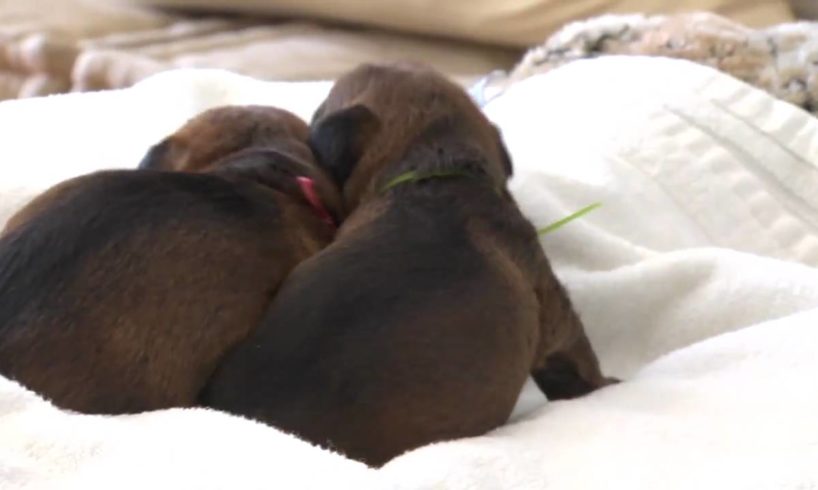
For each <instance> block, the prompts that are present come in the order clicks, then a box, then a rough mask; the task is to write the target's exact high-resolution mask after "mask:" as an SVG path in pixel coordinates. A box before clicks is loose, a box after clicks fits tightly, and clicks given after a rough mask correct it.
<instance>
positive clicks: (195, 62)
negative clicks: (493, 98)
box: [0, 0, 521, 100]
mask: <svg viewBox="0 0 818 490" xmlns="http://www.w3.org/2000/svg"><path fill="white" fill-rule="evenodd" d="M0 47H1V48H2V49H0V100H2V99H11V98H18V97H30V96H39V95H47V94H53V93H60V92H66V91H71V90H94V89H106V88H118V87H127V86H129V85H132V84H133V83H135V82H137V81H139V80H141V79H143V78H145V77H147V76H149V75H152V74H154V73H157V72H159V71H163V70H167V69H170V68H177V67H205V68H224V69H229V70H232V71H235V72H238V73H242V74H245V75H250V76H254V77H257V78H260V79H265V80H318V79H332V78H335V77H336V76H337V75H338V74H340V73H342V72H344V71H346V70H348V69H350V68H352V67H353V66H355V65H357V64H359V63H362V62H377V61H385V60H390V59H417V60H424V61H426V62H428V63H430V64H432V65H433V66H435V67H437V68H438V69H440V70H442V71H443V72H445V73H447V74H449V75H450V76H452V77H454V78H458V79H461V80H463V81H468V80H471V79H476V78H478V77H480V76H482V75H484V74H485V73H487V72H490V71H492V70H494V69H497V68H509V67H511V66H512V65H513V64H514V63H515V62H516V61H517V59H518V58H519V55H520V54H521V53H520V51H517V50H514V49H507V48H498V47H490V46H481V45H474V44H467V43H463V42H457V41H450V40H436V39H431V38H423V37H416V36H411V35H405V34H398V33H390V32H386V31H375V30H366V29H361V28H357V29H355V28H344V27H329V26H319V25H317V24H312V23H307V22H274V21H271V20H269V19H259V20H253V21H249V20H243V19H238V18H230V17H227V16H219V17H200V18H189V17H183V16H182V15H181V14H174V13H169V12H162V11H157V10H153V9H148V8H145V7H128V6H126V5H123V4H119V3H116V2H111V1H106V0H0Z"/></svg>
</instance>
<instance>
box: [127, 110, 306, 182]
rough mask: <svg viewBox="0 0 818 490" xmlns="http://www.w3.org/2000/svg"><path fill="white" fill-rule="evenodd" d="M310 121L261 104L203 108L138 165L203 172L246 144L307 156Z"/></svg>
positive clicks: (157, 145) (150, 167) (297, 155)
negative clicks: (203, 109) (204, 109)
mask: <svg viewBox="0 0 818 490" xmlns="http://www.w3.org/2000/svg"><path fill="white" fill-rule="evenodd" d="M308 136H309V127H308V126H307V125H306V124H305V123H304V121H302V120H301V119H300V118H299V117H297V116H296V115H294V114H292V113H290V112H287V111H284V110H281V109H277V108H275V107H264V106H226V107H217V108H215V109H210V110H208V111H205V112H203V113H201V114H199V115H198V116H196V117H194V118H193V119H191V120H190V121H188V122H187V123H185V125H184V126H182V127H181V128H180V129H179V130H178V131H176V132H175V133H173V134H172V135H170V136H168V137H167V138H165V139H164V140H162V141H161V142H159V143H158V144H156V145H154V146H153V147H152V148H151V149H150V150H148V153H147V154H146V155H145V157H144V158H143V159H142V162H141V163H140V164H139V168H142V169H154V170H171V171H178V172H202V171H207V170H213V169H214V168H217V167H218V166H220V165H223V164H224V162H225V161H226V157H228V156H229V155H231V154H233V153H236V152H239V151H242V150H246V149H248V148H273V149H276V150H278V151H280V152H282V153H286V154H290V155H292V156H294V157H296V158H301V159H304V160H307V161H310V160H312V158H313V157H312V152H310V150H309V147H308V146H307V144H306V143H307V139H308Z"/></svg>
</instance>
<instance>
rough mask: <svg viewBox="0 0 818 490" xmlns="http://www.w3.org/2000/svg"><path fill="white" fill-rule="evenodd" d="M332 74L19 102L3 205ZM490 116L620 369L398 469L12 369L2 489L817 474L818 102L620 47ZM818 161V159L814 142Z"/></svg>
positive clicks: (536, 484) (756, 478) (196, 80)
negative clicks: (81, 391) (47, 388)
mask: <svg viewBox="0 0 818 490" xmlns="http://www.w3.org/2000/svg"><path fill="white" fill-rule="evenodd" d="M326 89H327V85H326V84H316V85H309V86H302V85H287V84H263V83H260V82H254V81H250V80H247V79H243V78H239V77H235V76H231V75H227V74H224V73H219V72H179V73H175V74H168V75H160V76H159V77H157V78H154V79H152V80H149V81H147V82H145V83H143V84H141V85H139V86H137V87H135V88H133V89H129V90H126V91H122V92H114V93H99V94H82V95H79V94H76V95H67V96H60V97H55V98H52V99H47V100H30V101H23V102H9V103H5V104H0V130H2V132H0V134H3V135H4V138H3V143H2V146H0V165H2V167H0V186H2V187H0V192H1V193H2V194H0V222H2V221H3V220H4V219H5V218H6V217H7V215H8V214H9V213H10V212H11V211H12V209H13V208H14V207H15V206H17V205H18V204H19V203H20V202H22V201H24V200H25V199H28V198H30V196H31V194H32V193H33V192H35V191H37V190H40V189H42V188H43V187H45V186H46V185H48V184H51V183H53V182H56V181H59V180H61V179H63V178H66V177H69V176H72V175H76V174H78V173H82V172H86V171H89V170H92V169H96V168H103V167H110V166H117V167H129V166H133V165H134V164H135V163H136V162H137V161H138V160H139V158H140V157H141V155H142V153H143V152H144V150H145V148H146V147H147V146H148V145H149V144H151V143H152V142H154V141H155V140H157V139H159V138H160V137H161V136H163V135H164V134H166V133H168V132H170V131H172V130H173V129H175V127H176V126H177V125H179V124H180V123H181V122H183V120H184V119H186V118H187V117H189V116H191V115H193V114H195V113H196V112H198V111H200V110H203V109H205V108H207V107H210V106H213V105H219V104H224V103H249V102H256V103H272V104H277V105H280V106H282V107H285V108H289V109H292V110H295V111H296V112H298V113H299V114H301V115H302V116H304V117H309V114H310V112H311V109H312V108H313V107H315V105H317V103H318V102H319V101H320V99H321V97H322V96H323V94H324V93H325V91H326ZM487 112H488V114H489V115H490V116H491V118H492V119H493V120H494V121H495V122H497V123H498V124H499V125H500V127H501V128H502V130H503V133H504V135H505V138H506V141H507V143H508V145H509V148H510V151H511V153H512V157H513V159H514V162H515V165H516V172H517V173H516V177H515V179H514V181H513V182H512V188H513V190H514V193H515V195H516V196H517V198H518V200H519V202H520V204H521V206H522V207H523V208H524V210H525V211H526V213H527V214H528V215H529V216H530V217H531V219H532V220H533V221H534V222H535V223H537V224H545V223H548V222H550V221H553V220H554V219H557V218H559V217H562V216H564V215H565V214H567V213H568V212H570V211H573V210H575V209H578V208H580V207H582V206H583V205H585V204H588V203H590V202H593V201H601V202H602V203H603V207H602V208H601V209H599V210H597V211H595V212H593V213H592V214H590V215H588V216H587V217H585V218H583V219H582V220H580V221H576V222H572V223H571V224H570V225H568V226H566V227H564V228H562V229H560V230H559V231H558V232H555V233H553V234H551V235H549V236H547V237H546V238H545V239H544V240H543V243H544V246H545V249H546V251H547V254H548V256H549V257H550V258H551V260H552V263H553V264H554V266H555V268H556V270H557V272H558V274H559V276H560V277H561V278H562V279H563V281H564V283H565V284H566V286H567V287H568V289H569V290H570V293H571V295H572V297H573V298H574V301H575V303H576V306H577V308H578V309H579V311H580V313H581V315H582V317H583V319H584V320H585V324H586V327H587V330H588V332H589V335H590V336H591V339H592V342H593V344H594V346H595V347H596V349H597V352H598V353H599V355H600V358H601V360H602V365H603V368H604V370H605V371H606V372H607V373H610V374H613V375H617V376H621V377H623V378H625V380H626V381H625V382H624V383H622V384H620V385H617V386H613V387H609V388H606V389H604V390H601V391H598V392H596V393H594V394H592V395H590V396H587V397H585V398H582V399H578V400H573V401H562V402H556V403H547V402H545V401H544V400H543V398H542V397H541V396H540V395H539V394H538V393H537V392H536V390H535V389H532V388H531V386H529V387H527V388H526V391H525V393H524V395H523V397H522V399H521V403H520V404H519V406H518V410H517V412H516V414H515V417H514V419H513V421H512V422H511V423H509V424H508V425H507V426H505V427H503V428H501V429H499V430H496V431H494V432H492V433H490V434H487V435H485V436H483V437H477V438H473V439H467V440H461V441H453V442H448V443H441V444H436V445H432V446H429V447H425V448H421V449H419V450H416V451H413V452H411V453H408V454H406V455H404V456H402V457H400V458H397V459H396V460H394V461H393V462H391V463H389V464H388V465H387V466H385V467H384V468H382V469H380V470H374V469H369V468H366V467H365V466H363V465H360V464H358V463H355V462H352V461H349V460H346V459H344V458H343V457H341V456H339V455H336V454H333V453H330V452H327V451H323V450H319V449H317V448H313V447H311V446H309V445H308V444H306V443H303V442H301V441H299V440H297V439H295V438H293V437H291V436H287V435H284V434H282V433H280V432H278V431H276V430H275V429H272V428H268V427H265V426H262V425H260V424H256V423H253V422H250V421H246V420H243V419H240V418H236V417H231V416H228V415H225V414H220V413H216V412H212V411H208V410H167V411H160V412H154V413H148V414H141V415H134V416H122V417H98V416H84V415H77V414H70V413H66V412H61V411H59V410H57V409H55V408H53V407H52V406H50V405H49V404H48V403H47V402H45V401H43V400H41V399H40V398H38V397H37V396H35V395H33V394H31V393H29V392H27V391H25V390H23V389H22V388H21V387H20V386H18V385H17V384H15V383H13V382H11V381H5V380H2V378H0V488H2V489H3V490H6V489H15V490H16V489H35V488H36V489H40V488H55V489H70V488H82V489H109V488H117V489H124V488H134V489H137V488H139V489H144V488H163V489H164V488H196V489H256V488H257V489H271V488H355V489H361V488H364V489H365V488H373V489H374V488H401V489H419V488H435V489H464V488H471V489H484V488H485V489H496V488H515V489H517V488H526V489H527V488H532V489H542V488H554V489H586V488H587V489H606V490H607V489H611V488H644V489H657V488H662V489H669V488H679V489H691V488H714V489H715V488H718V489H773V488H774V489H796V488H797V489H806V488H816V487H818V375H816V373H818V270H816V269H814V266H816V265H818V192H816V191H818V169H816V166H815V159H816V158H818V151H816V150H818V122H816V120H814V119H813V118H812V117H811V116H809V115H807V114H806V113H803V112H802V111H800V110H799V109H796V108H794V107H792V106H789V105H787V104H785V103H782V102H779V101H776V100H774V99H772V98H771V97H769V96H767V95H766V94H764V93H761V92H759V91H756V90H754V89H751V88H749V87H747V86H745V85H744V84H742V83H740V82H738V81H736V80H733V79H731V78H729V77H727V76H724V75H721V74H719V73H717V72H715V71H712V70H710V69H707V68H703V67H700V66H696V65H692V64H689V63H686V62H682V61H671V60H661V59H640V58H603V59H598V60H594V61H587V62H578V63H574V64H571V65H568V66H566V67H564V68H561V69H559V70H556V71H554V72H551V73H550V74H548V75H545V76H541V77H537V78H534V79H530V80H528V81H525V82H522V83H520V84H518V85H516V86H514V87H512V88H511V89H510V90H509V91H508V92H507V93H506V94H504V95H503V96H501V97H499V98H497V99H495V100H494V101H493V102H492V103H491V104H490V105H489V106H488V107H487ZM811 159H812V160H811Z"/></svg>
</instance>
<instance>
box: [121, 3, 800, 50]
mask: <svg viewBox="0 0 818 490" xmlns="http://www.w3.org/2000/svg"><path fill="white" fill-rule="evenodd" d="M109 1H113V0H109ZM118 1H122V0H118ZM130 1H132V2H136V3H140V4H144V5H153V6H161V7H175V8H179V7H181V8H195V9H208V10H213V11H219V12H225V11H234V12H249V13H262V14H270V15H285V16H298V17H313V18H323V19H331V20H339V21H344V22H349V23H355V24H363V25H369V26H378V27H383V28H390V29H399V30H404V31H410V32H416V33H421V34H432V35H439V36H446V37H454V38H459V39H468V40H473V41H480V42H486V43H491V44H498V45H505V46H516V47H527V46H530V45H532V44H538V43H541V42H542V41H543V40H544V39H545V38H546V37H547V36H548V35H549V34H550V33H552V32H553V31H555V30H556V29H558V28H560V27H562V26H563V25H564V24H565V23H566V22H570V21H573V20H578V19H584V18H587V17H591V16H594V15H599V14H603V13H633V12H639V13H646V14H654V13H670V12H682V11H690V10H708V11H712V12H716V13H720V14H723V15H725V16H727V17H730V18H732V19H735V20H738V21H740V22H745V23H747V24H749V25H751V26H759V25H768V24H774V23H778V22H786V21H788V20H792V13H791V11H790V8H789V5H788V4H787V1H786V0H675V1H674V2H668V1H667V0H613V1H612V0H130ZM669 5H672V6H669Z"/></svg>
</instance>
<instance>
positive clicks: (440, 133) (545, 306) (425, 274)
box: [203, 64, 611, 465]
mask: <svg viewBox="0 0 818 490" xmlns="http://www.w3.org/2000/svg"><path fill="white" fill-rule="evenodd" d="M311 144H312V147H313V150H314V152H315V153H316V155H317V156H318V158H319V163H320V164H321V165H323V166H325V167H326V168H327V169H328V171H329V172H330V173H331V174H332V175H333V176H334V177H335V179H337V182H338V183H339V184H341V185H343V194H344V199H345V203H346V205H347V207H348V209H350V210H352V213H351V214H350V216H349V217H348V218H347V220H346V221H345V223H344V225H343V227H342V228H341V229H340V230H339V234H338V235H337V237H336V240H335V242H334V243H333V244H332V245H330V246H329V247H328V248H326V249H325V250H324V251H323V252H321V253H319V254H317V255H315V256H314V257H312V258H311V259H308V260H306V261H305V262H303V263H302V264H301V265H299V266H298V267H297V268H296V269H295V270H294V271H293V273H292V274H291V275H290V277H289V278H288V279H287V280H286V281H285V283H284V285H282V288H281V291H280V293H279V294H278V296H277V297H276V298H275V300H274V301H273V303H272V305H271V307H270V309H269V311H268V312H267V314H266V317H265V319H264V321H263V322H262V324H261V326H260V327H259V328H258V329H257V330H255V331H254V332H253V333H252V334H251V335H250V337H249V338H248V339H247V340H246V341H244V342H242V343H241V344H240V345H239V346H238V347H237V348H236V349H235V350H234V351H233V352H231V353H230V354H229V355H228V356H227V357H226V358H225V361H224V362H223V363H222V364H221V366H220V368H219V369H218V371H217V372H216V374H215V376H214V377H213V379H212V381H211V382H210V384H209V386H208V387H207V388H206V390H205V392H204V396H203V400H204V401H205V403H206V404H208V405H210V406H213V407H217V408H221V409H225V410H228V411H231V412H234V413H239V414H243V415H246V416H250V417H254V418H257V419H260V420H263V421H266V422H268V423H270V424H272V425H275V426H277V427H280V428H282V429H284V430H287V431H291V432H293V433H296V434H298V435H300V436H301V437H304V438H306V439H307V440H309V441H312V442H314V443H317V444H320V445H323V446H326V447H330V448H334V449H337V450H339V451H341V452H343V453H345V454H346V455H348V456H350V457H353V458H356V459H359V460H362V461H364V462H367V463H369V464H372V465H380V464H383V463H385V462H387V461H389V460H390V459H391V458H393V457H395V456H397V455H399V454H401V453H402V452H404V451H407V450H409V449H412V448H416V447H418V446H421V445H425V444H428V443H431V442H435V441H442V440H448V439H454V438H460V437H469V436H476V435H479V434H483V433H485V432H486V431H489V430H491V429H493V428H495V427H498V426H500V425H502V424H503V423H505V422H506V420H507V419H508V417H509V415H510V413H511V411H512V409H513V407H514V404H515V402H516V400H517V397H518V396H519V393H520V390H521V388H522V386H523V383H524V382H525V380H526V378H527V377H528V376H529V374H533V376H534V378H535V380H536V382H537V383H538V385H539V386H540V388H541V389H542V390H543V391H544V392H545V394H546V395H547V396H548V398H550V399H560V398H571V397H577V396H581V395H584V394H586V393H588V392H590V391H592V390H594V389H597V388H599V387H601V386H603V385H606V384H608V383H609V382H611V380H608V379H606V378H605V377H604V376H603V375H602V373H601V372H600V369H599V365H598V362H597V358H596V356H595V355H594V352H593V351H592V349H591V345H590V343H589V342H588V339H587V337H586V335H585V333H584V331H583V327H582V324H581V322H580V320H579V318H578V317H577V315H576V313H575V312H574V310H573V309H572V307H571V302H570V300H569V298H568V296H567V294H566V292H565V291H564V290H563V288H562V287H561V286H560V284H559V282H558V281H557V279H556V278H555V276H554V274H553V273H552V270H551V268H550V266H549V264H548V261H547V260H546V257H545V256H544V254H543V252H542V248H541V246H540V243H539V240H538V236H537V234H536V231H535V229H534V228H533V226H532V225H531V224H530V223H529V222H528V221H527V220H526V219H525V218H524V217H523V216H522V214H521V213H520V211H519V209H518V208H517V206H516V204H515V202H514V201H513V199H512V198H511V196H510V194H509V193H508V191H507V189H506V181H507V179H508V177H509V176H510V175H511V171H512V169H511V162H510V160H509V157H508V154H507V152H506V150H505V148H504V146H503V143H502V141H501V137H500V134H499V132H498V131H497V129H496V128H494V127H493V126H492V125H491V124H490V123H489V122H488V120H487V119H486V118H485V117H484V116H483V114H482V113H481V112H480V110H479V109H478V108H477V107H476V106H475V105H474V104H473V102H472V101H471V100H470V99H469V97H468V96H467V95H466V94H465V93H464V92H463V91H462V90H461V89H460V88H459V87H458V86H456V85H454V84H453V83H451V82H449V81H447V80H446V79H444V78H443V77H442V76H441V75H439V74H438V73H436V72H433V71H431V70H430V69H428V68H425V67H422V66H417V65H409V64H400V65H392V66H372V65H367V66H363V67H360V68H358V69H356V70H354V71H353V72H351V73H350V74H348V75H346V76H344V77H342V78H341V79H340V80H339V81H338V82H337V84H336V85H335V86H334V88H333V89H332V91H331V93H330V95H329V97H328V99H327V100H326V101H325V103H324V104H323V105H322V107H321V108H320V109H319V110H318V112H317V113H316V116H315V118H314V122H313V126H312V136H311ZM410 171H413V172H417V175H430V174H433V175H437V177H433V178H428V179H419V180H417V181H412V182H404V183H401V184H399V185H395V186H392V187H389V185H388V184H389V183H390V182H391V181H393V179H395V178H396V177H398V176H401V175H405V174H406V172H410Z"/></svg>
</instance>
